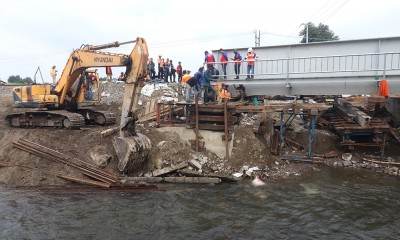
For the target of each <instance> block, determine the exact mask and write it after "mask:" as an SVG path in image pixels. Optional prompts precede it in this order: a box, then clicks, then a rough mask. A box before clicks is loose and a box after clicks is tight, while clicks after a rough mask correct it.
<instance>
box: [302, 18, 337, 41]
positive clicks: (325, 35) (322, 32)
mask: <svg viewBox="0 0 400 240" xmlns="http://www.w3.org/2000/svg"><path fill="white" fill-rule="evenodd" d="M307 25H308V42H324V41H332V40H339V36H338V35H335V33H334V32H333V31H332V30H330V29H329V26H328V25H325V24H322V23H320V24H319V25H318V26H315V24H314V23H312V22H308V23H307ZM307 25H304V28H303V30H301V31H300V33H299V36H303V39H301V41H300V43H305V42H307V41H306V35H307Z"/></svg>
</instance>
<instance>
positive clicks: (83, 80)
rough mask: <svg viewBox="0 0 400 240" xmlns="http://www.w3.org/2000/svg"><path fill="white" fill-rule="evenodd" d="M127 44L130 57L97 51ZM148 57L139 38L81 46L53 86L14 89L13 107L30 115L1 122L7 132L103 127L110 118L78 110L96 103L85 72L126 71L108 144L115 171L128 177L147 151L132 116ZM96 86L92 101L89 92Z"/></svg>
mask: <svg viewBox="0 0 400 240" xmlns="http://www.w3.org/2000/svg"><path fill="white" fill-rule="evenodd" d="M127 43H136V44H135V47H134V48H133V50H132V52H131V53H130V55H125V54H114V53H108V52H102V51H99V50H101V49H105V48H110V47H119V46H120V45H122V44H127ZM148 55H149V54H148V49H147V44H146V41H145V40H144V39H143V38H137V39H136V40H135V41H131V42H125V43H118V42H114V43H110V44H104V45H98V46H92V45H83V46H82V47H81V48H80V49H77V50H74V51H73V52H72V53H71V55H70V57H69V59H68V61H67V64H66V66H65V68H64V70H63V72H62V74H61V77H60V79H59V80H58V82H57V84H56V85H55V86H52V85H49V84H48V85H28V86H21V87H16V88H14V89H13V98H14V106H15V107H20V108H34V109H35V110H32V111H27V112H21V113H13V114H10V115H7V116H6V117H5V123H6V124H8V125H10V126H12V127H60V128H67V129H72V128H79V127H81V126H83V125H84V124H85V122H96V123H98V124H103V125H104V124H112V123H115V115H114V113H111V112H102V111H96V110H93V109H90V108H87V107H85V106H83V105H84V103H85V102H88V101H89V102H90V101H93V99H96V98H97V100H99V98H100V95H99V94H100V85H98V84H97V83H96V80H95V82H93V79H96V78H91V79H92V81H91V82H88V81H89V75H90V74H95V72H91V70H90V69H89V68H95V67H107V66H110V67H116V66H126V81H125V90H124V91H125V92H124V99H123V105H122V114H121V125H120V133H119V136H118V137H116V138H115V139H114V142H113V144H114V148H115V151H116V153H117V156H118V159H119V163H118V169H119V170H120V171H121V172H124V173H127V172H130V171H131V170H132V169H134V168H135V167H137V166H139V165H140V164H142V163H143V162H144V161H145V159H146V158H147V155H148V153H149V151H150V149H151V142H150V140H149V138H148V137H146V136H145V135H143V134H140V133H136V131H135V121H136V120H137V117H136V116H135V111H136V110H137V106H138V101H139V96H140V92H141V89H142V87H143V85H144V82H145V80H146V75H147V60H148ZM97 81H98V78H97ZM96 86H97V94H98V96H97V97H96V96H94V95H95V94H93V92H90V91H91V90H93V88H96Z"/></svg>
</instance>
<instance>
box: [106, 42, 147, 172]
mask: <svg viewBox="0 0 400 240" xmlns="http://www.w3.org/2000/svg"><path fill="white" fill-rule="evenodd" d="M148 56H149V53H148V49H147V44H146V41H145V40H144V39H143V38H137V39H136V45H135V47H134V49H133V50H132V53H131V54H130V56H129V64H128V65H127V71H126V76H127V78H126V82H125V92H124V99H123V103H122V112H121V125H120V134H119V136H118V137H116V138H115V139H114V142H113V144H114V148H115V151H116V153H117V156H118V159H119V162H118V169H119V170H120V171H121V172H124V173H128V172H130V171H132V170H133V169H135V168H137V167H140V166H141V165H142V164H143V163H144V161H145V160H146V159H147V156H148V154H149V151H150V149H151V142H150V139H149V138H148V137H146V136H145V135H143V134H140V133H136V131H135V122H136V120H137V117H136V115H135V111H136V110H137V106H138V101H139V97H140V92H141V89H142V87H143V85H144V82H145V80H146V75H147V60H148Z"/></svg>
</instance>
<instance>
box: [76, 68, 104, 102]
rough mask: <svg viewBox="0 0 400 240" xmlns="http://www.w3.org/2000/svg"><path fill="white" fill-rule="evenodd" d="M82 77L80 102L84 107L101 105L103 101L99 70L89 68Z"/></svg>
mask: <svg viewBox="0 0 400 240" xmlns="http://www.w3.org/2000/svg"><path fill="white" fill-rule="evenodd" d="M82 75H83V76H82V77H83V79H82V81H83V83H82V89H81V91H82V92H81V94H82V96H81V99H79V100H78V102H81V103H82V104H83V105H87V104H93V103H99V102H100V100H101V88H100V86H101V85H100V84H101V83H100V79H99V75H98V73H97V69H93V68H88V69H86V70H85V72H84V73H83V74H82Z"/></svg>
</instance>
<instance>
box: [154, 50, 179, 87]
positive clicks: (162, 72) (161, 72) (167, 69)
mask: <svg viewBox="0 0 400 240" xmlns="http://www.w3.org/2000/svg"><path fill="white" fill-rule="evenodd" d="M157 67H158V72H157V78H158V79H164V82H166V83H167V82H171V83H172V82H176V75H178V82H181V80H182V76H183V71H182V65H181V62H178V65H177V66H176V68H175V65H174V63H173V61H172V59H171V60H170V59H169V58H167V59H164V58H162V55H159V56H158V59H157ZM147 71H148V73H149V78H150V79H152V80H153V79H155V78H156V64H155V62H154V61H153V58H149V61H148V63H147ZM168 79H169V80H168Z"/></svg>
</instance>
